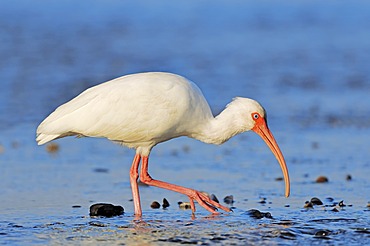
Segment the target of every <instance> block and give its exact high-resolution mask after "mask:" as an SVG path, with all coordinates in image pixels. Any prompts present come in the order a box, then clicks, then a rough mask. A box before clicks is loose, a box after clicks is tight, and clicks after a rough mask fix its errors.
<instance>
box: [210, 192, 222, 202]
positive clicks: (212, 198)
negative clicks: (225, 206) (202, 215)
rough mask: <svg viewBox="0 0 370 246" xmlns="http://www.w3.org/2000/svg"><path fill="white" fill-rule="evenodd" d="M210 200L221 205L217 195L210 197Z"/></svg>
mask: <svg viewBox="0 0 370 246" xmlns="http://www.w3.org/2000/svg"><path fill="white" fill-rule="evenodd" d="M209 198H211V200H212V201H215V202H217V203H220V202H219V201H218V199H217V197H216V195H215V194H211V196H210V197H209Z"/></svg>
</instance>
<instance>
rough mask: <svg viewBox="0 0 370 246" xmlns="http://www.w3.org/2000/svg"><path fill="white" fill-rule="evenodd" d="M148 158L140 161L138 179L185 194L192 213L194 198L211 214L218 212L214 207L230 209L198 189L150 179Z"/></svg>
mask: <svg viewBox="0 0 370 246" xmlns="http://www.w3.org/2000/svg"><path fill="white" fill-rule="evenodd" d="M148 160H149V157H148V156H143V162H142V166H141V172H140V180H141V181H142V182H143V183H145V184H147V185H152V186H156V187H159V188H163V189H167V190H172V191H175V192H178V193H181V194H184V195H187V196H188V197H189V199H190V205H191V209H192V211H193V213H194V212H195V205H194V200H196V201H197V202H198V203H199V204H200V205H201V206H202V207H204V208H205V209H207V210H208V211H209V212H211V213H213V214H218V212H216V209H215V207H216V208H220V209H223V210H225V211H227V212H230V211H231V210H230V209H229V208H227V207H224V206H222V205H221V204H219V203H217V202H215V201H213V200H211V199H210V198H209V197H208V196H206V195H204V194H202V193H201V192H199V191H196V190H193V189H189V188H185V187H182V186H179V185H174V184H170V183H166V182H163V181H160V180H155V179H152V177H150V175H149V173H148Z"/></svg>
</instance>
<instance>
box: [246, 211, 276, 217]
mask: <svg viewBox="0 0 370 246" xmlns="http://www.w3.org/2000/svg"><path fill="white" fill-rule="evenodd" d="M247 213H248V215H249V216H251V217H252V218H255V219H262V218H267V219H272V215H271V213H269V212H266V213H264V212H261V211H259V210H257V209H251V210H248V212H247Z"/></svg>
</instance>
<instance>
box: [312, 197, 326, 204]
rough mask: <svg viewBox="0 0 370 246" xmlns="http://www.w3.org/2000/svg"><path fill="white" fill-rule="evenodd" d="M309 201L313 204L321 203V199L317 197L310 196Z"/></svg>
mask: <svg viewBox="0 0 370 246" xmlns="http://www.w3.org/2000/svg"><path fill="white" fill-rule="evenodd" d="M311 203H312V204H313V205H323V203H322V201H321V200H320V199H319V198H317V197H312V198H311Z"/></svg>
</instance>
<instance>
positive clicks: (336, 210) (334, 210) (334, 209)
mask: <svg viewBox="0 0 370 246" xmlns="http://www.w3.org/2000/svg"><path fill="white" fill-rule="evenodd" d="M331 211H333V212H339V210H338V209H337V208H333V209H332V210H331Z"/></svg>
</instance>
